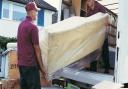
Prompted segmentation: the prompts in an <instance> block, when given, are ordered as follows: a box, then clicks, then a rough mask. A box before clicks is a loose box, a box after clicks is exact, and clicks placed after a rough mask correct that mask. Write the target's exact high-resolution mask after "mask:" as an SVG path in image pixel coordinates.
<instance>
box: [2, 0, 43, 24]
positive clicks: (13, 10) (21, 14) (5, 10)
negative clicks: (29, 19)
mask: <svg viewBox="0 0 128 89" xmlns="http://www.w3.org/2000/svg"><path fill="white" fill-rule="evenodd" d="M2 3H3V4H2V18H3V19H9V20H14V21H22V20H24V19H25V17H26V10H25V8H24V7H25V5H23V4H20V3H16V2H12V1H8V0H3V1H2ZM37 14H38V15H37V20H36V21H35V24H37V25H38V26H44V10H40V11H39V12H38V13H37Z"/></svg>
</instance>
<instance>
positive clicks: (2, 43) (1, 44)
mask: <svg viewBox="0 0 128 89" xmlns="http://www.w3.org/2000/svg"><path fill="white" fill-rule="evenodd" d="M9 42H16V38H10V37H3V36H0V49H2V50H6V45H7V43H9Z"/></svg>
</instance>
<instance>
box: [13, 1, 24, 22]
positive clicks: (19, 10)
mask: <svg viewBox="0 0 128 89" xmlns="http://www.w3.org/2000/svg"><path fill="white" fill-rule="evenodd" d="M25 16H26V11H25V9H24V6H23V5H19V4H16V3H13V16H12V19H13V20H16V21H22V20H23V19H24V18H25Z"/></svg>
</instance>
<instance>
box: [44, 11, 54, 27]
mask: <svg viewBox="0 0 128 89" xmlns="http://www.w3.org/2000/svg"><path fill="white" fill-rule="evenodd" d="M53 14H54V12H53V11H49V10H44V26H48V25H51V24H52V15H53Z"/></svg>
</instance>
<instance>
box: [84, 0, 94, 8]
mask: <svg viewBox="0 0 128 89" xmlns="http://www.w3.org/2000/svg"><path fill="white" fill-rule="evenodd" d="M85 3H86V5H87V6H88V7H89V8H91V9H93V7H94V3H95V0H86V1H85Z"/></svg>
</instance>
